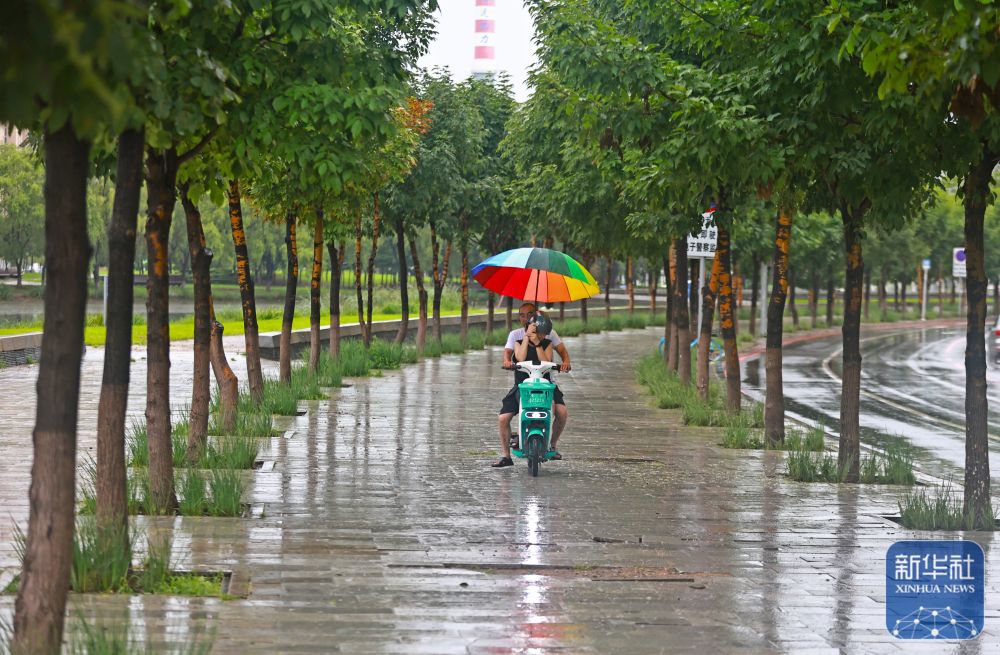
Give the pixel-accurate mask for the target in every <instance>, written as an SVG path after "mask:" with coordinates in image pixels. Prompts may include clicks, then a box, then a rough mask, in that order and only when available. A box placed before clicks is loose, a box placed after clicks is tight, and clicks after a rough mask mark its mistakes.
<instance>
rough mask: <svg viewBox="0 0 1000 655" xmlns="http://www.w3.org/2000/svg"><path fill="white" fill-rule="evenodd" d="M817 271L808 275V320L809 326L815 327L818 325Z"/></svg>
mask: <svg viewBox="0 0 1000 655" xmlns="http://www.w3.org/2000/svg"><path fill="white" fill-rule="evenodd" d="M818 313H819V273H818V272H816V271H813V272H812V273H811V274H810V276H809V320H810V327H812V329H814V330H815V329H816V326H817V325H819V317H818V316H817V314H818Z"/></svg>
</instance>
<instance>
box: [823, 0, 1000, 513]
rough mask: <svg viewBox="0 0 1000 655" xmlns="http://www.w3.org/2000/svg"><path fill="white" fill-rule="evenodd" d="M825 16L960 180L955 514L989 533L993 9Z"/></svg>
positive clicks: (998, 104) (834, 11)
mask: <svg viewBox="0 0 1000 655" xmlns="http://www.w3.org/2000/svg"><path fill="white" fill-rule="evenodd" d="M824 14H825V15H824V16H823V17H822V19H823V21H824V22H825V24H826V29H827V30H828V31H829V32H830V33H832V34H834V36H835V38H836V39H837V43H838V44H839V46H840V52H839V54H840V55H841V57H842V58H843V59H844V60H847V61H850V62H852V63H854V64H855V65H856V66H857V68H858V70H863V71H864V73H867V74H868V75H871V76H872V77H874V78H875V81H876V82H877V87H878V95H879V97H880V98H882V99H883V101H884V102H885V103H886V104H887V105H892V104H897V103H900V102H902V101H904V99H907V98H910V97H911V96H912V99H913V101H914V103H915V104H916V106H917V112H918V117H919V118H918V121H917V124H920V125H932V126H934V128H933V129H931V130H929V131H927V132H926V133H924V135H923V138H922V139H916V138H914V139H913V140H914V141H917V142H919V143H922V144H923V145H925V146H926V147H929V148H931V149H932V150H933V151H934V152H935V153H936V154H937V156H938V158H936V161H935V163H936V164H937V171H940V169H941V168H942V167H943V168H945V170H947V171H948V172H950V173H952V174H954V175H957V176H960V177H961V178H962V183H961V185H960V193H961V195H962V197H963V204H964V206H965V249H966V255H967V260H966V262H967V263H966V266H967V269H968V278H967V285H968V296H969V307H968V316H967V321H968V323H967V332H966V351H965V368H966V408H965V409H966V462H965V497H964V507H963V511H964V514H965V518H966V522H967V524H968V525H969V527H978V528H986V527H989V528H992V527H993V513H992V508H991V504H990V473H989V458H988V434H987V426H986V414H987V396H986V359H985V343H984V338H985V337H984V334H983V329H982V326H983V324H984V322H985V319H986V284H987V279H986V272H985V254H984V248H983V245H984V230H983V224H984V217H985V213H986V209H987V207H988V206H989V204H990V202H991V201H992V193H991V186H992V182H993V170H994V168H995V167H996V166H997V164H998V163H1000V115H998V111H1000V67H998V66H997V65H996V62H997V57H996V54H997V48H998V45H1000V38H998V36H997V35H998V27H1000V10H998V8H997V7H996V6H995V4H994V3H978V4H976V3H973V4H970V5H966V4H964V3H953V4H948V3H932V2H902V3H895V4H892V5H886V6H884V7H872V6H869V5H867V4H865V3H862V2H845V3H838V4H837V5H836V6H834V5H831V6H829V7H828V8H827V10H826V12H824ZM941 155H944V162H943V164H944V165H943V166H942V161H941V159H940V157H941ZM937 171H935V172H937Z"/></svg>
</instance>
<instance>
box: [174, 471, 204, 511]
mask: <svg viewBox="0 0 1000 655" xmlns="http://www.w3.org/2000/svg"><path fill="white" fill-rule="evenodd" d="M177 504H178V511H179V512H180V514H181V516H204V515H205V513H206V512H205V508H206V507H207V505H208V495H207V494H206V493H205V476H204V475H203V474H202V472H201V471H199V470H198V469H186V470H185V471H184V472H182V473H181V475H180V480H178V485H177Z"/></svg>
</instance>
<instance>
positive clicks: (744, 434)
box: [722, 423, 764, 449]
mask: <svg viewBox="0 0 1000 655" xmlns="http://www.w3.org/2000/svg"><path fill="white" fill-rule="evenodd" d="M722 446H723V447H724V448H744V449H757V448H763V447H764V442H763V440H762V439H761V435H760V433H759V432H756V431H754V430H752V429H751V428H750V427H749V426H747V425H746V424H744V423H731V424H730V425H727V426H726V428H725V430H724V431H723V433H722Z"/></svg>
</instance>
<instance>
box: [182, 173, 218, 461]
mask: <svg viewBox="0 0 1000 655" xmlns="http://www.w3.org/2000/svg"><path fill="white" fill-rule="evenodd" d="M181 204H182V205H183V206H184V216H185V218H186V222H187V239H188V250H189V251H190V253H191V273H192V276H191V277H192V283H193V285H194V370H193V373H192V382H191V384H192V387H191V411H190V413H189V415H188V426H189V427H188V438H187V460H188V463H189V464H190V465H192V466H194V465H195V464H196V463H197V462H198V460H199V459H200V458H201V454H202V452H203V451H204V449H205V444H206V442H207V440H208V413H209V409H208V408H209V404H210V403H211V400H212V378H211V376H212V373H211V371H210V370H209V368H210V366H211V347H212V319H211V312H210V311H209V298H211V297H212V251H211V250H209V249H208V248H207V247H206V245H205V230H204V227H203V226H202V223H201V212H200V211H198V206H197V205H196V204H195V203H194V202H192V201H191V199H190V198H189V197H188V188H187V185H186V184H185V185H183V186H182V187H181Z"/></svg>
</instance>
